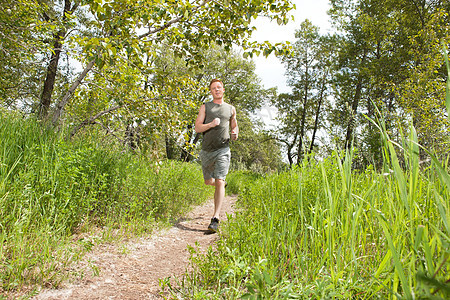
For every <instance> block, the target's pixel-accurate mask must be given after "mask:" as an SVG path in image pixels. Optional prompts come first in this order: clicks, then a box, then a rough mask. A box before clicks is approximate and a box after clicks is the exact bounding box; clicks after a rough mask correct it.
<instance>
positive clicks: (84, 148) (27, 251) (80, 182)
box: [0, 111, 211, 295]
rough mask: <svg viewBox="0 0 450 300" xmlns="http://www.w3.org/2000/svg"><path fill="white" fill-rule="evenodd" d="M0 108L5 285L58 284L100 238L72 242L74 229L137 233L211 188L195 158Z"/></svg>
mask: <svg viewBox="0 0 450 300" xmlns="http://www.w3.org/2000/svg"><path fill="white" fill-rule="evenodd" d="M0 115H1V117H0V140H1V145H0V291H1V290H3V292H6V291H7V290H11V289H14V288H17V287H21V286H22V285H24V284H27V285H34V284H38V285H46V286H49V285H50V286H57V285H58V283H59V282H60V280H61V279H63V277H64V276H65V275H67V274H64V270H65V268H66V267H67V266H68V265H70V263H72V262H73V261H76V260H77V259H78V258H79V257H80V254H81V252H82V251H84V250H89V249H90V248H91V247H92V244H93V242H92V241H91V240H89V239H86V238H85V239H79V240H78V242H77V243H76V244H75V245H74V244H73V243H70V240H69V239H68V237H69V236H71V235H72V234H74V233H75V234H78V233H82V232H89V229H92V226H98V227H100V228H102V229H103V230H102V232H103V234H104V236H103V238H109V237H111V235H112V231H119V232H121V233H119V234H125V235H126V234H129V233H130V231H131V230H132V231H133V232H132V233H133V234H138V233H139V232H143V231H148V230H151V227H152V226H153V225H155V222H156V221H169V220H171V219H173V218H176V217H177V216H180V215H182V214H183V213H185V212H186V211H187V210H188V209H189V207H190V206H191V205H193V204H198V203H199V202H201V201H203V200H205V199H207V198H208V197H210V196H211V189H208V188H206V187H205V186H204V185H203V184H202V183H203V180H202V177H201V171H200V170H199V168H198V166H197V165H195V164H181V163H175V162H161V163H155V162H152V161H150V160H148V159H145V158H143V157H137V156H135V155H130V154H127V153H121V152H120V151H119V150H116V151H115V150H113V148H112V147H111V145H108V150H106V148H105V147H102V146H101V143H102V141H100V140H98V139H99V137H98V136H96V137H91V138H88V137H87V136H85V137H84V139H83V141H81V140H80V141H65V140H64V139H62V138H60V136H59V135H57V134H55V133H54V131H53V130H47V129H46V128H45V126H42V124H41V123H39V122H36V121H35V120H32V119H23V118H21V117H18V116H12V115H11V114H9V113H5V112H1V111H0ZM66 242H67V243H66ZM0 295H1V293H0Z"/></svg>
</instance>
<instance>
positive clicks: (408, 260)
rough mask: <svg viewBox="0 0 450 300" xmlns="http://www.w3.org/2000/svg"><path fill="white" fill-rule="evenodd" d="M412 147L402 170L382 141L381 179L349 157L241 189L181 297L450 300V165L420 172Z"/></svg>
mask: <svg viewBox="0 0 450 300" xmlns="http://www.w3.org/2000/svg"><path fill="white" fill-rule="evenodd" d="M412 132H413V133H414V130H412ZM416 141H417V137H416V136H414V135H413V134H412V135H411V136H410V138H409V143H408V144H405V145H403V147H402V149H403V152H402V153H403V155H404V159H405V162H406V167H405V168H404V169H403V168H401V167H400V164H399V158H398V157H397V154H396V152H395V149H394V145H393V144H392V143H391V142H390V140H389V137H388V136H387V135H385V139H384V143H385V148H384V152H383V154H384V157H385V161H386V163H385V170H384V171H383V172H377V171H375V170H374V169H373V168H368V169H367V170H366V171H365V172H363V173H358V172H354V171H353V170H352V168H351V162H352V157H351V155H350V154H348V155H346V156H345V157H339V156H338V155H335V156H334V157H331V158H329V159H327V160H325V161H323V162H320V163H317V162H315V161H309V162H306V161H305V163H304V164H303V165H302V166H300V167H299V168H298V169H295V170H292V171H290V172H286V173H281V174H277V175H272V176H267V177H264V178H263V177H262V178H260V179H258V180H256V181H254V182H253V184H249V185H248V186H247V187H246V188H245V189H241V190H240V191H241V192H242V194H241V195H240V197H239V204H240V207H241V208H242V209H241V210H239V212H238V214H237V215H236V217H235V218H234V219H233V220H232V221H230V222H229V224H228V226H227V227H226V228H224V229H223V233H222V234H223V238H222V239H221V240H220V242H219V243H218V247H217V250H212V249H210V251H209V252H208V253H207V254H205V255H201V254H198V253H196V251H195V250H194V249H193V252H192V262H193V265H194V268H195V272H193V273H190V274H187V276H186V277H185V279H184V281H183V282H182V284H181V288H180V289H179V290H177V291H176V292H177V293H180V294H182V295H184V296H186V297H187V298H189V299H205V298H210V299H217V298H220V299H288V298H289V299H295V298H300V299H311V298H312V299H328V298H335V299H350V298H353V299H395V298H404V299H413V298H416V299H423V298H426V299H445V298H447V299H448V297H449V296H450V285H449V275H448V274H450V263H449V261H448V260H449V256H450V227H449V224H450V223H449V222H450V207H449V203H450V201H449V200H450V176H449V174H448V172H447V171H446V167H448V166H445V165H444V166H442V165H441V164H439V162H438V161H437V160H434V161H433V164H432V165H431V166H430V168H428V169H421V168H419V160H418V148H419V146H418V144H417V142H416ZM397 146H399V145H397ZM238 175H239V176H242V174H238ZM231 177H232V176H231ZM229 181H230V182H233V179H232V178H230V179H229ZM248 183H250V181H248Z"/></svg>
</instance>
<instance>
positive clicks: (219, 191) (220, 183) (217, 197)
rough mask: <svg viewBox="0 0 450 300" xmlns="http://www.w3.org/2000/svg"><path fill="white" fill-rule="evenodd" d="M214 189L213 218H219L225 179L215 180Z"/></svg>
mask: <svg viewBox="0 0 450 300" xmlns="http://www.w3.org/2000/svg"><path fill="white" fill-rule="evenodd" d="M215 186H216V189H215V191H214V218H217V219H219V216H220V211H221V209H222V203H223V199H224V198H225V180H223V179H217V180H215Z"/></svg>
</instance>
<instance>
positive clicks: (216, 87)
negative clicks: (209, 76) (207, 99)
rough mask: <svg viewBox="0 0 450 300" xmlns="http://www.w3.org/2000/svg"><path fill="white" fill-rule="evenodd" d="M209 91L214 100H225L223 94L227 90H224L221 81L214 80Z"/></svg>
mask: <svg viewBox="0 0 450 300" xmlns="http://www.w3.org/2000/svg"><path fill="white" fill-rule="evenodd" d="M209 91H210V92H211V95H212V96H213V98H214V99H223V93H224V91H225V89H224V88H223V82H222V80H220V79H217V78H215V79H213V80H211V83H210V84H209Z"/></svg>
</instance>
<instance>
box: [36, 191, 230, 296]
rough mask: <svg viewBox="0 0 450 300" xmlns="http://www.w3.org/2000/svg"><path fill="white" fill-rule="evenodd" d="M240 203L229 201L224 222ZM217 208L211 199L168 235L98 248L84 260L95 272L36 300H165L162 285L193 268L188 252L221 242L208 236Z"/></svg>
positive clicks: (42, 294)
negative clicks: (93, 266)
mask: <svg viewBox="0 0 450 300" xmlns="http://www.w3.org/2000/svg"><path fill="white" fill-rule="evenodd" d="M235 201H236V197H234V196H227V197H226V198H225V203H224V204H223V207H222V213H221V217H222V221H226V214H227V213H228V214H232V213H233V211H234V204H235ZM213 208H214V201H213V200H212V199H211V200H209V201H208V202H206V203H205V204H203V205H201V206H198V207H195V208H194V209H193V210H192V212H191V213H189V214H188V215H187V216H186V217H185V218H183V219H182V220H180V221H179V222H178V223H177V224H175V225H174V226H173V227H171V228H169V229H166V230H162V231H159V232H156V233H153V235H152V236H149V237H145V238H140V239H137V240H134V241H132V242H128V243H127V244H126V245H123V244H121V245H102V246H99V247H96V248H95V249H94V250H93V251H92V252H90V253H89V254H88V255H87V256H86V257H85V258H84V259H83V261H84V263H85V264H86V262H89V264H93V265H95V266H96V267H95V268H94V269H92V268H90V272H88V274H85V276H84V277H83V278H82V279H80V280H79V281H78V282H76V283H66V284H65V285H63V286H62V287H60V288H58V289H43V290H41V291H40V292H39V294H38V295H36V296H34V297H33V298H32V299H36V300H40V299H55V300H56V299H58V300H61V299H102V300H103V299H164V298H163V294H161V288H160V286H159V279H163V278H167V277H172V278H173V277H174V276H177V277H178V278H181V277H182V275H183V274H184V273H185V271H186V268H187V267H188V264H189V252H188V250H187V246H188V245H190V246H193V247H195V248H197V249H200V250H203V251H204V250H206V249H208V247H210V246H213V245H214V244H215V242H216V241H217V240H218V238H219V235H218V234H208V232H207V227H208V224H209V222H210V218H211V215H212V213H213ZM124 249H126V250H124ZM94 270H97V271H98V275H95V274H93V273H94Z"/></svg>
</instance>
